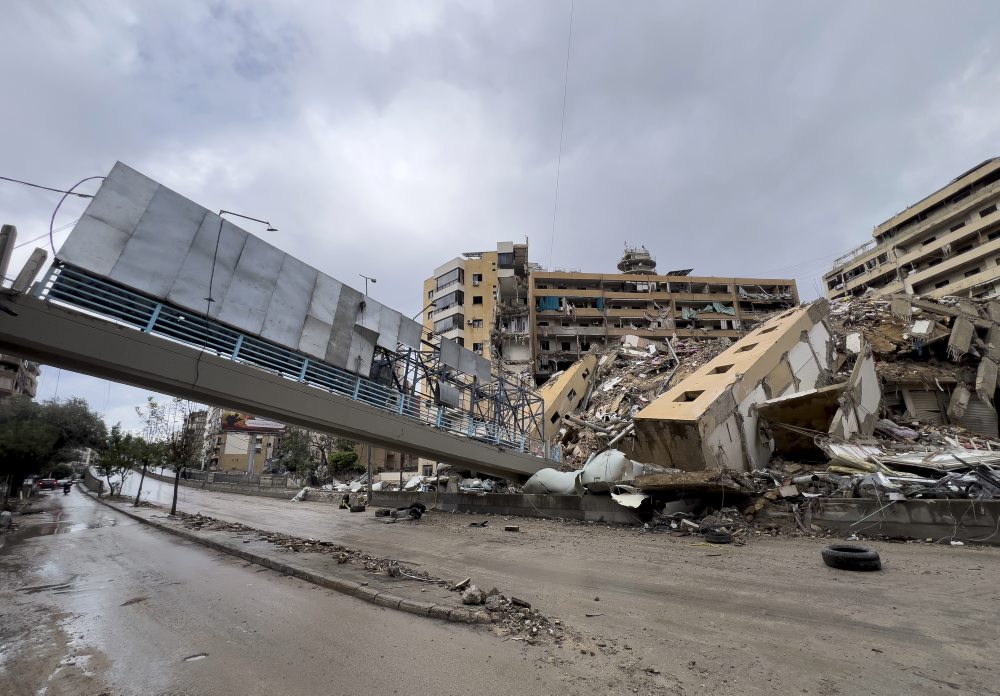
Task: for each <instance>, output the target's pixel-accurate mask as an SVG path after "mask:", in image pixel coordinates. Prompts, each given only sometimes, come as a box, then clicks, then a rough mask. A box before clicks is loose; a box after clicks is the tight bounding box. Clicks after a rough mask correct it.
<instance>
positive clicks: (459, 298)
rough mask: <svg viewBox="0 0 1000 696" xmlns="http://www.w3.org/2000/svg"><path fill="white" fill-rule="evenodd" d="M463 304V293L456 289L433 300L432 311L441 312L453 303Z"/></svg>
mask: <svg viewBox="0 0 1000 696" xmlns="http://www.w3.org/2000/svg"><path fill="white" fill-rule="evenodd" d="M460 304H465V293H464V292H462V291H461V290H456V291H455V292H449V293H448V294H447V295H445V296H444V297H442V298H440V299H438V300H435V301H434V311H435V312H443V311H444V310H446V309H448V308H449V307H454V306H455V305H460Z"/></svg>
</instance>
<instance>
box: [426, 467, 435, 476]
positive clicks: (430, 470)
mask: <svg viewBox="0 0 1000 696" xmlns="http://www.w3.org/2000/svg"><path fill="white" fill-rule="evenodd" d="M433 475H434V465H433V464H424V476H433Z"/></svg>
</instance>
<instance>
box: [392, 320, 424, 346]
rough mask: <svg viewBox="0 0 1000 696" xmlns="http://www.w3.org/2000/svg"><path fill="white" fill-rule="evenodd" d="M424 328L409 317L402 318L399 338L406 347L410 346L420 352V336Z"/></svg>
mask: <svg viewBox="0 0 1000 696" xmlns="http://www.w3.org/2000/svg"><path fill="white" fill-rule="evenodd" d="M422 331H423V327H422V326H421V325H420V324H418V323H417V322H415V321H413V320H412V319H410V318H409V317H401V318H400V320H399V335H398V336H397V338H398V339H399V342H400V343H402V344H403V345H404V346H409V347H410V348H413V349H415V350H420V334H421V332H422Z"/></svg>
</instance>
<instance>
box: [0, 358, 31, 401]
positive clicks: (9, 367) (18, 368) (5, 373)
mask: <svg viewBox="0 0 1000 696" xmlns="http://www.w3.org/2000/svg"><path fill="white" fill-rule="evenodd" d="M39 374H41V370H40V369H39V367H38V363H36V362H32V361H31V360H26V359H24V358H22V357H21V356H19V355H11V354H10V353H2V354H0V400H3V399H5V398H6V397H8V396H14V395H19V394H21V395H24V396H27V397H29V398H32V399H34V398H35V394H36V393H37V391H38V375H39Z"/></svg>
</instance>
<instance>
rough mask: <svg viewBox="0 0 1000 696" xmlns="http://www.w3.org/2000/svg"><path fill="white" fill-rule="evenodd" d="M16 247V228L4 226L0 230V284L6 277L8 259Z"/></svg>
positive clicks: (8, 264)
mask: <svg viewBox="0 0 1000 696" xmlns="http://www.w3.org/2000/svg"><path fill="white" fill-rule="evenodd" d="M16 245H17V228H16V227H15V226H14V225H4V226H3V227H2V228H0V283H2V282H3V279H4V278H6V277H7V269H8V268H9V267H10V258H11V256H12V255H13V254H14V247H15V246H16Z"/></svg>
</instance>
